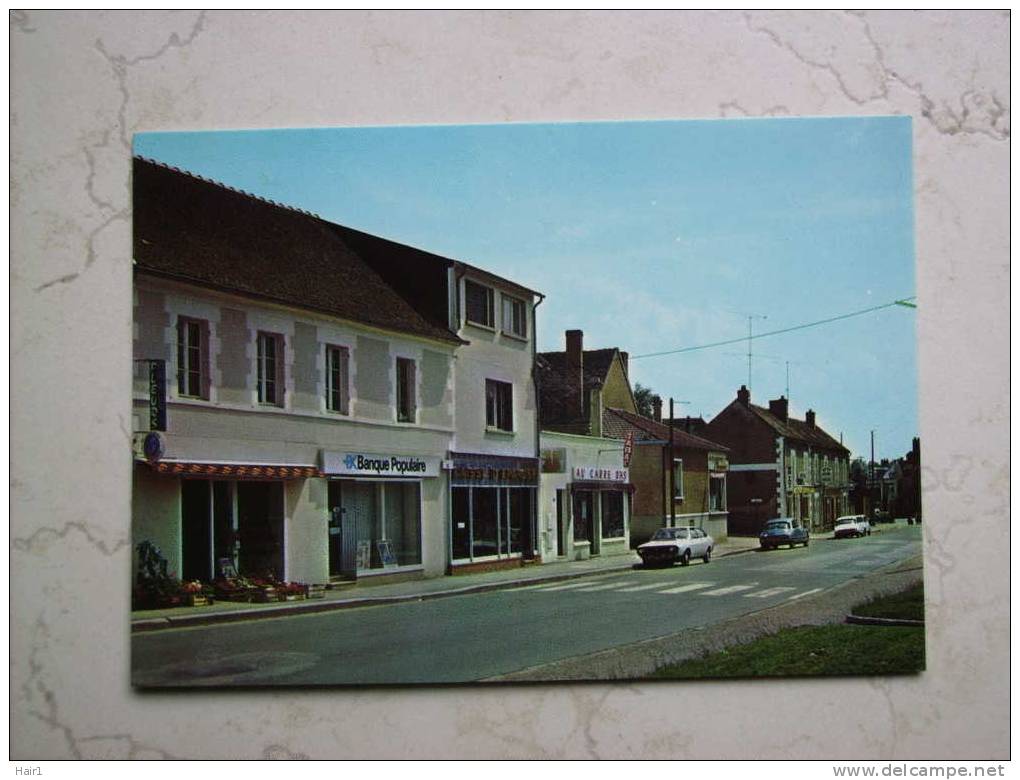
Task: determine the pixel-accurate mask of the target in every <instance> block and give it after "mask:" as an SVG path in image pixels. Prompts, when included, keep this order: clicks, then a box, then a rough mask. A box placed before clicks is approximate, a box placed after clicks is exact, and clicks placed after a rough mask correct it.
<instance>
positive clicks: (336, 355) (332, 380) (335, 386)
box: [326, 344, 350, 414]
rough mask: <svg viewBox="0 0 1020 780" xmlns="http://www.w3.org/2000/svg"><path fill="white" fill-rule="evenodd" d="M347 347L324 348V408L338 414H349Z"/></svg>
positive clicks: (329, 346) (331, 346)
mask: <svg viewBox="0 0 1020 780" xmlns="http://www.w3.org/2000/svg"><path fill="white" fill-rule="evenodd" d="M348 376H349V370H348V352H347V347H336V346H333V345H332V344H330V345H327V346H326V408H327V409H328V410H329V411H331V412H336V413H338V414H350V393H349V391H348V380H347V378H348Z"/></svg>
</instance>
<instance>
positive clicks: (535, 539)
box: [458, 293, 545, 554]
mask: <svg viewBox="0 0 1020 780" xmlns="http://www.w3.org/2000/svg"><path fill="white" fill-rule="evenodd" d="M535 294H536V295H537V296H538V302H537V303H536V304H535V305H534V306H532V307H531V382H532V384H533V385H534V387H535V458H537V459H538V461H539V469H540V471H539V477H538V481H539V484H538V485H536V486H535V500H534V502H533V504H534V507H535V509H534V511H533V512H532V513H531V517H532V519H531V526H532V527H531V539H532V543H531V546H532V547H533V548H536V549H533V550H532V554H534V553H536V552H538V549H537V547H538V543H539V534H538V511H539V506H538V494H539V493H540V492H541V487H542V484H541V483H542V476H541V460H542V439H541V432H542V408H541V406H542V395H541V393H540V392H539V390H540V387H539V381H538V371H537V370H536V366H535V361H537V360H538V327H537V323H538V307H539V306H540V305H541V304H542V301H544V300H545V296H544V295H542V293H535ZM459 300H460V299H459V298H458V301H459Z"/></svg>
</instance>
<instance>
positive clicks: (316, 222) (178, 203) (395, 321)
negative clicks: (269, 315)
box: [133, 157, 463, 343]
mask: <svg viewBox="0 0 1020 780" xmlns="http://www.w3.org/2000/svg"><path fill="white" fill-rule="evenodd" d="M133 176H134V182H133V184H134V260H135V269H136V271H138V272H142V273H150V274H154V275H158V276H162V277H166V278H171V279H176V280H180V281H183V282H189V283H193V284H198V285H202V286H205V287H210V288H214V289H218V290H222V291H226V292H232V293H238V294H241V295H247V296H253V297H256V298H260V299H263V300H269V301H274V302H277V303H282V304H287V305H290V306H296V307H298V308H302V309H309V310H314V311H319V312H323V313H325V314H329V315H333V316H336V317H339V318H341V319H345V320H351V321H355V322H360V323H364V324H367V325H372V326H375V327H378V328H382V329H385V330H394V331H398V332H401V333H407V334H412V335H415V336H422V337H425V338H430V339H438V340H442V341H447V342H454V343H463V342H462V340H461V339H460V338H459V337H458V336H457V335H456V334H454V333H452V332H451V331H450V330H449V329H448V328H447V327H445V324H444V323H443V322H442V321H441V320H440V319H439V318H438V317H433V316H426V315H423V314H422V311H419V309H422V310H424V311H426V314H427V313H428V311H429V308H428V306H422V305H419V306H417V307H416V306H413V305H411V303H409V302H408V300H406V299H405V297H403V296H402V295H401V294H399V293H398V292H397V291H396V290H395V289H394V288H393V286H391V285H390V284H388V283H387V282H386V281H385V280H384V278H383V277H382V276H381V275H380V273H379V272H377V271H376V270H374V268H373V267H372V264H371V262H369V260H371V258H368V259H366V256H365V253H366V250H365V246H366V242H365V240H364V239H363V237H364V236H366V235H367V234H357V236H360V237H362V240H361V241H359V240H358V239H357V238H356V237H355V236H352V235H351V233H355V231H349V232H346V231H347V229H345V228H342V227H341V226H338V225H334V224H332V223H330V222H327V221H326V220H324V219H321V218H319V217H317V216H315V215H314V214H311V213H309V212H306V211H301V210H299V209H293V208H289V207H287V206H283V205H280V204H278V203H273V202H271V201H268V200H265V199H262V198H259V197H257V196H254V195H250V194H248V193H245V192H241V191H239V190H234V189H231V188H230V187H227V186H225V185H223V184H220V183H217V182H213V181H209V180H207V179H204V178H201V177H199V176H195V175H193V174H190V173H185V172H182V171H179V170H177V169H174V168H171V167H169V166H166V165H163V164H161V163H156V162H153V161H150V160H145V159H142V158H138V157H136V158H135V159H134V168H133ZM378 241H380V242H381V241H383V240H382V239H378ZM369 243H370V242H369ZM387 243H391V242H387ZM405 249H406V250H407V251H409V252H411V253H418V254H419V255H420V256H421V257H422V259H423V262H424V260H425V259H429V258H435V256H434V255H431V256H430V255H428V253H424V252H420V250H414V249H411V248H410V247H405ZM430 262H432V261H431V260H430ZM446 262H447V263H450V262H452V261H446ZM443 294H444V296H445V288H444V292H443Z"/></svg>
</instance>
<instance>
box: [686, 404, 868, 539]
mask: <svg viewBox="0 0 1020 780" xmlns="http://www.w3.org/2000/svg"><path fill="white" fill-rule="evenodd" d="M705 435H706V436H708V437H710V438H711V439H713V440H714V441H718V442H721V443H723V444H725V445H726V446H728V447H729V448H730V453H729V455H730V468H729V471H730V477H729V479H728V481H727V501H728V507H729V513H730V530H731V532H733V533H735V534H743V535H753V534H756V533H757V532H758V531H759V530H760V529H761V527H762V525H763V523H764V522H765V521H766V520H769V519H770V518H773V517H795V518H797V519H798V520H800V521H802V522H803V523H805V524H806V525H807V526H808V527H809V528H810V529H811V530H813V531H822V530H827V529H829V528H832V525H833V522H834V521H835V519H836V517H838V516H839V515H842V514H846V513H848V512H849V510H850V502H849V494H850V492H849V488H850V485H849V482H850V463H849V457H850V451H849V450H848V449H847V448H846V447H844V446H843V445H842V444H840V443H839V442H838V441H837V440H836V439H834V438H833V437H832V436H830V435H829V434H828V433H826V432H825V431H824V430H823V429H822V428H821V427H820V426H818V424H817V423H816V421H815V413H814V412H813V411H812V410H810V409H809V410H808V411H807V413H806V415H805V418H804V419H803V420H798V419H796V418H793V417H790V415H789V404H788V402H787V399H786V398H785V397H782V396H781V397H780V398H778V399H774V400H771V401H769V406H768V408H767V409H766V408H764V407H761V406H756V405H754V404H752V403H751V393H750V391H749V390H748V389H747V388H746V387H744V386H741V388H740V390H739V391H737V397H736V399H735V400H734V401H732V402H731V403H730V404H729V406H727V407H726V408H725V409H723V410H722V411H721V412H719V414H717V415H716V416H715V417H714V418H713V419H712V420H711V421H710V422H709V423H708V425H707V426H706V427H705Z"/></svg>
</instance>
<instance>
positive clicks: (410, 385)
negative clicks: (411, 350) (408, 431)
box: [397, 358, 417, 422]
mask: <svg viewBox="0 0 1020 780" xmlns="http://www.w3.org/2000/svg"><path fill="white" fill-rule="evenodd" d="M414 383H415V378H414V361H413V360H411V359H410V358H397V422H414V421H415V414H416V411H417V410H416V408H415V394H414Z"/></svg>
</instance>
